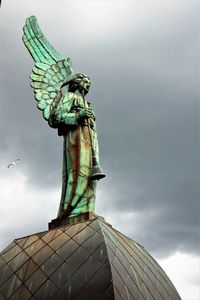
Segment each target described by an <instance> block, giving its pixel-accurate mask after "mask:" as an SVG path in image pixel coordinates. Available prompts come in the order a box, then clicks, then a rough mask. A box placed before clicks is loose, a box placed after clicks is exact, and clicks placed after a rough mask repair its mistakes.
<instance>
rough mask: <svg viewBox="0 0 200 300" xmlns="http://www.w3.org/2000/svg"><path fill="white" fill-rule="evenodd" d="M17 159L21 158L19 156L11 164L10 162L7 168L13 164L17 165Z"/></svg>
mask: <svg viewBox="0 0 200 300" xmlns="http://www.w3.org/2000/svg"><path fill="white" fill-rule="evenodd" d="M17 161H20V159H19V158H17V159H15V160H14V161H13V162H12V163H11V164H9V165H8V166H7V168H10V167H11V166H16V162H17Z"/></svg>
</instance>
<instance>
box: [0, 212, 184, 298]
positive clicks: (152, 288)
mask: <svg viewBox="0 0 200 300" xmlns="http://www.w3.org/2000/svg"><path fill="white" fill-rule="evenodd" d="M0 299H1V300H3V299H10V300H14V299H15V300H17V299H19V300H28V299H30V300H33V299H38V300H46V299H48V300H49V299H52V300H57V299H58V300H74V299H76V300H95V299H97V300H109V299H110V300H112V299H117V300H122V299H124V300H125V299H127V300H142V299H143V300H147V299H148V300H162V299H164V300H169V299H170V300H180V299H181V298H180V296H179V294H178V293H177V291H176V289H175V287H174V285H173V284H172V282H171V281H170V279H169V278H168V276H167V275H166V273H165V272H164V271H163V270H162V268H161V267H160V266H159V265H158V263H157V262H156V261H155V260H154V259H153V257H152V256H151V255H150V254H149V253H148V252H147V251H146V250H145V249H144V248H143V247H142V246H141V245H139V244H138V243H137V242H135V241H133V240H131V239H129V238H128V237H126V236H125V235H123V234H122V233H120V232H119V231H117V230H115V229H114V228H112V226H111V225H109V224H108V223H106V222H105V221H104V219H103V218H100V217H97V216H95V217H94V218H93V219H91V220H88V221H83V222H79V223H75V224H70V225H65V226H61V227H59V228H54V229H51V230H48V231H45V232H42V233H37V234H33V235H31V236H27V237H23V238H20V239H16V240H14V241H13V242H12V243H11V244H10V245H9V246H8V247H7V248H6V249H5V250H4V251H3V252H2V253H1V254H0Z"/></svg>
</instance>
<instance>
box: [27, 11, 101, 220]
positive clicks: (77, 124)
mask: <svg viewBox="0 0 200 300" xmlns="http://www.w3.org/2000/svg"><path fill="white" fill-rule="evenodd" d="M23 31H24V35H23V42H24V44H25V46H26V47H27V49H28V50H29V52H30V54H31V56H32V57H33V59H34V61H35V66H34V68H33V69H32V74H31V76H30V77H31V79H32V82H31V86H32V87H33V89H34V94H35V99H36V101H37V107H38V108H39V109H40V110H42V111H43V117H44V119H45V120H47V121H48V124H49V126H50V127H52V128H56V129H57V130H58V135H59V136H63V138H64V144H63V173H62V193H61V201H60V206H59V210H58V218H63V217H72V216H77V215H79V214H83V213H87V212H93V211H94V204H95V192H96V180H97V179H100V178H103V177H105V175H104V174H103V171H102V169H101V167H100V166H99V150H98V140H97V132H96V122H95V115H94V112H93V110H92V107H91V104H90V102H88V101H86V100H85V98H84V97H85V95H86V94H87V93H88V91H89V88H90V84H91V82H90V79H89V77H88V76H86V75H85V74H81V73H78V74H74V71H73V68H72V63H71V60H70V58H67V59H63V58H62V56H61V55H60V54H59V53H58V52H57V51H56V50H55V49H54V48H53V47H52V46H51V44H50V43H49V42H48V41H47V39H46V38H45V36H44V35H43V33H42V31H41V29H40V27H39V25H38V22H37V19H36V17H35V16H31V17H29V18H27V19H26V23H25V25H24V27H23ZM66 85H67V86H68V93H66V94H63V93H62V87H64V86H66Z"/></svg>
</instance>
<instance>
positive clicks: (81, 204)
mask: <svg viewBox="0 0 200 300" xmlns="http://www.w3.org/2000/svg"><path fill="white" fill-rule="evenodd" d="M85 107H87V108H89V107H90V108H91V105H90V103H89V102H87V101H85V102H84V99H83V97H82V96H81V95H80V94H79V93H77V94H76V93H68V94H67V95H65V97H64V98H63V99H62V101H61V103H60V104H59V105H58V107H57V110H56V120H57V121H56V122H57V124H58V125H57V127H58V134H59V135H63V138H64V143H63V173H62V193H61V201H60V207H59V211H58V216H60V215H61V214H62V213H63V212H64V211H65V212H66V213H67V214H69V215H70V216H75V215H78V214H81V213H85V212H93V211H94V204H95V193H96V181H94V180H90V178H89V176H90V174H91V168H92V145H91V141H92V144H93V149H94V151H95V154H96V158H97V161H98V160H99V150H98V140H97V133H96V124H95V120H94V119H91V118H90V119H88V120H85V119H84V120H83V119H82V120H81V119H80V118H79V117H78V112H79V110H80V109H83V108H85ZM89 131H90V132H89ZM90 137H91V139H90Z"/></svg>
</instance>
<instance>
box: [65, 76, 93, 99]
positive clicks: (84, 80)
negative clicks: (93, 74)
mask: <svg viewBox="0 0 200 300" xmlns="http://www.w3.org/2000/svg"><path fill="white" fill-rule="evenodd" d="M90 84H91V81H90V78H89V77H88V76H86V75H85V74H82V73H78V74H76V75H74V77H73V78H72V79H71V80H70V81H69V83H68V91H69V92H72V93H74V92H75V91H77V90H78V91H79V92H80V93H81V95H83V96H85V95H86V94H87V93H88V91H89V88H90Z"/></svg>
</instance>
